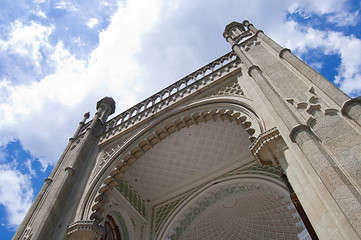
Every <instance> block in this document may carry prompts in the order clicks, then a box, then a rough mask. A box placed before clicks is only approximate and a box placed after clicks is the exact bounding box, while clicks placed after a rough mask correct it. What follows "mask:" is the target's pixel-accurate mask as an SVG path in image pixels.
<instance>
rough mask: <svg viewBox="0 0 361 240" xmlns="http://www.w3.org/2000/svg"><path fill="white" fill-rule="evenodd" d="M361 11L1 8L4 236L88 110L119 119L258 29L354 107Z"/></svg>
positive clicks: (359, 79)
mask: <svg viewBox="0 0 361 240" xmlns="http://www.w3.org/2000/svg"><path fill="white" fill-rule="evenodd" d="M360 8H361V5H360V2H359V1H358V0H355V1H346V0H329V1H326V0H318V1H315V0H293V1H292V0H247V1H243V0H222V1H219V0H192V1H191V0H182V1H181V0H174V1H173V0H172V1H169V0H164V1H161V0H128V1H116V0H102V1H98V0H72V1H66V0H61V1H52V0H33V1H25V0H0V136H1V137H0V222H1V225H0V236H1V238H2V239H11V237H12V236H13V234H14V231H15V230H16V228H17V226H18V225H19V224H20V222H21V220H22V218H23V217H24V215H25V213H26V211H27V209H28V208H29V206H30V204H31V202H32V200H33V199H34V197H35V196H36V194H37V192H38V191H39V190H40V188H41V186H42V184H43V182H44V179H45V178H46V177H47V176H48V175H49V173H50V171H51V169H52V168H53V166H54V164H55V163H56V161H57V159H58V157H59V156H60V154H61V152H62V150H63V149H64V147H65V145H66V144H67V140H68V138H69V137H71V136H72V134H73V132H74V131H75V129H76V127H77V124H78V122H79V121H80V120H81V119H82V117H83V114H84V113H85V112H88V111H90V112H91V114H92V115H93V114H94V111H95V104H96V102H97V101H98V100H99V99H101V98H102V97H104V96H111V97H113V98H114V99H115V101H116V102H117V113H120V112H122V111H123V110H126V109H127V108H129V107H131V106H132V105H133V104H136V103H137V102H138V101H141V100H143V99H144V98H146V97H147V96H149V95H152V94H153V93H155V92H156V91H158V90H160V89H162V88H164V87H166V86H167V85H169V84H171V83H172V82H175V81H176V80H178V79H180V78H182V77H184V76H185V75H187V74H188V73H190V72H193V71H194V70H196V69H198V68H200V67H202V66H203V65H205V64H207V63H209V62H211V61H213V60H214V59H216V58H218V57H220V56H222V55H223V54H225V53H227V52H229V51H230V50H231V48H230V46H229V44H228V43H227V42H226V41H225V40H224V39H223V37H222V33H223V30H224V27H225V26H226V25H227V24H228V23H230V22H232V21H243V20H244V19H248V20H249V21H250V22H251V23H253V24H254V25H255V26H256V27H257V28H258V29H262V30H264V32H265V33H266V34H267V35H269V36H270V37H271V38H273V39H274V40H276V41H277V42H278V43H280V44H281V45H282V46H284V47H288V48H290V49H292V51H293V52H294V53H295V54H296V55H297V56H299V57H300V58H301V59H303V60H304V61H306V62H307V63H308V64H310V65H311V66H313V67H314V68H315V69H316V70H318V71H320V72H321V73H322V74H323V75H324V76H326V77H327V78H328V79H329V80H330V81H333V82H334V84H336V85H337V86H339V87H340V88H341V89H342V90H343V91H345V92H346V93H347V94H349V95H350V96H352V97H355V96H359V95H361V30H360V29H361V21H360V13H359V11H360Z"/></svg>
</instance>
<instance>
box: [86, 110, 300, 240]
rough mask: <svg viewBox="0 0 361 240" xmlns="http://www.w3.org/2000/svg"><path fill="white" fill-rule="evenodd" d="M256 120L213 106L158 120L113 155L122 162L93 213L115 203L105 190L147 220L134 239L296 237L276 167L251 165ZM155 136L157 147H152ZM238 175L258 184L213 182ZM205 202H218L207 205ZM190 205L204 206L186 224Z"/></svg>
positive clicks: (297, 229)
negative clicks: (220, 194)
mask: <svg viewBox="0 0 361 240" xmlns="http://www.w3.org/2000/svg"><path fill="white" fill-rule="evenodd" d="M252 118H253V120H252V121H250V119H252ZM255 119H257V116H253V117H252V116H251V115H248V116H247V117H245V115H244V114H242V113H239V112H236V111H233V110H224V109H218V110H217V109H214V108H213V110H212V109H210V110H201V111H199V110H198V111H197V112H196V113H194V111H193V112H192V110H188V112H186V113H184V115H183V117H181V118H179V117H178V118H174V119H173V120H170V119H166V120H164V121H163V122H160V123H159V124H158V125H157V126H156V127H154V128H153V130H151V131H148V137H146V136H145V138H144V135H143V136H142V137H139V136H138V137H136V138H135V139H136V140H135V141H134V144H133V146H134V147H133V148H132V149H131V150H130V151H128V152H124V153H121V151H122V150H121V149H120V150H118V151H119V152H120V154H118V156H120V157H121V158H122V160H121V161H120V162H118V163H116V164H115V167H114V169H113V170H112V171H111V174H110V176H109V177H108V178H107V181H108V183H106V184H107V185H103V187H102V188H101V190H100V191H99V193H100V195H98V197H97V198H96V199H99V200H96V201H98V203H96V205H94V206H93V208H92V209H93V210H95V212H97V211H99V212H100V214H101V211H104V212H106V208H108V207H109V205H110V206H111V205H112V204H113V205H119V206H121V205H122V204H120V203H117V202H116V201H115V200H114V199H116V198H113V200H112V201H110V202H109V201H107V200H104V199H105V198H106V195H107V194H109V193H107V192H108V190H106V189H110V188H111V186H112V187H113V188H112V189H113V190H111V191H113V192H114V191H116V192H117V194H119V195H121V196H122V197H123V198H124V199H125V200H126V201H128V202H129V203H130V205H132V206H133V208H134V211H136V212H137V213H138V214H139V215H141V216H142V218H144V219H145V220H146V222H147V225H148V227H147V228H145V229H144V231H143V230H142V233H141V234H142V236H146V235H148V236H149V239H222V238H223V239H232V238H244V239H298V238H297V234H298V233H299V232H300V231H302V224H299V222H300V219H299V217H298V214H297V213H296V212H295V210H294V208H293V205H292V204H291V201H290V198H289V195H288V192H287V191H286V190H285V189H284V185H283V183H282V181H281V179H280V178H279V174H280V172H281V169H280V167H262V166H260V165H258V164H257V162H256V160H255V158H254V156H253V155H252V153H251V151H250V149H249V147H250V145H251V143H252V141H253V140H254V139H255V135H254V133H255V132H258V133H259V132H260V130H261V129H263V127H262V126H260V125H257V124H258V122H257V121H254V120H255ZM252 124H253V125H252ZM160 126H163V127H160ZM252 129H256V131H255V130H252ZM154 136H157V139H158V141H156V142H152V141H151V140H152V139H153V140H154V139H155V138H156V137H154ZM145 146H147V147H145ZM149 146H150V147H149ZM128 149H129V148H128ZM140 153H141V154H140ZM118 159H119V157H118ZM113 165H114V164H113ZM119 173H121V174H119ZM119 176H121V177H120V178H119ZM245 176H247V177H248V178H251V179H259V178H260V177H262V178H263V180H262V181H261V182H259V180H257V181H258V182H257V181H256V183H255V182H254V181H253V180H252V181H251V182H248V183H245V182H242V181H241V182H238V183H236V185H235V186H233V185H232V186H231V187H230V186H226V185H224V184H223V185H222V184H219V183H220V182H223V181H225V179H228V180H229V178H236V179H243V178H244V177H245ZM265 182H276V183H273V185H277V187H270V186H268V185H267V184H265ZM114 183H116V184H114ZM247 184H248V185H247ZM214 185H217V187H218V186H221V185H222V186H223V187H221V188H214ZM266 185H267V186H266ZM273 185H272V186H273ZM114 186H115V187H114ZM232 189H233V190H232ZM235 189H236V190H235ZM237 189H238V190H239V191H238V190H237ZM243 189H246V191H244V190H243ZM275 189H276V190H275ZM280 189H281V190H280ZM209 191H211V192H209ZM224 191H225V193H226V195H224V196H223V195H222V196H223V197H221V198H220V199H218V198H217V194H219V193H222V192H224ZM232 191H233V192H232ZM229 193H232V194H229ZM212 196H213V197H214V196H216V198H217V199H216V200H217V201H214V202H212V204H209V203H207V199H208V200H209V199H211V198H212ZM194 199H198V202H197V204H203V205H202V206H203V207H204V206H207V208H204V209H202V211H200V209H198V210H197V211H198V213H199V214H198V215H197V216H195V215H194V216H193V217H192V218H191V220H190V219H187V218H186V217H185V216H187V214H189V213H190V212H192V211H193V210H194V209H195V205H194V203H192V201H194ZM130 215H132V214H130ZM133 220H134V219H133ZM135 222H136V221H135ZM184 223H187V224H184ZM142 224H143V226H144V223H142ZM297 224H298V225H299V226H298V225H297ZM142 229H143V228H142ZM210 229H212V231H211V230H210ZM207 234H208V235H207ZM138 236H139V235H138ZM143 239H144V238H143Z"/></svg>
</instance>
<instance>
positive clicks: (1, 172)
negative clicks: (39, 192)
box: [0, 165, 34, 229]
mask: <svg viewBox="0 0 361 240" xmlns="http://www.w3.org/2000/svg"><path fill="white" fill-rule="evenodd" d="M30 183H31V182H30V176H29V175H23V174H21V173H20V172H19V171H17V170H14V169H10V168H9V167H7V166H5V165H0V204H2V205H4V206H5V209H6V212H7V222H8V226H9V227H10V228H14V229H15V228H16V227H17V226H18V225H19V224H20V223H21V221H22V219H23V218H24V216H25V214H26V212H27V211H28V209H29V207H30V205H31V202H32V198H33V196H34V193H33V189H32V188H31V184H30Z"/></svg>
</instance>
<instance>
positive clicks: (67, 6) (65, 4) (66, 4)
mask: <svg viewBox="0 0 361 240" xmlns="http://www.w3.org/2000/svg"><path fill="white" fill-rule="evenodd" d="M54 8H58V9H64V10H67V11H73V12H75V11H77V8H76V6H75V5H74V4H72V3H71V2H70V1H64V0H61V1H57V2H56V3H55V5H54Z"/></svg>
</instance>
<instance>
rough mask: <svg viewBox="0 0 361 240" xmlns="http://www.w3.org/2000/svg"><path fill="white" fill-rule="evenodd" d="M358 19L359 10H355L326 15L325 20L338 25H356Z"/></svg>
mask: <svg viewBox="0 0 361 240" xmlns="http://www.w3.org/2000/svg"><path fill="white" fill-rule="evenodd" d="M358 20H359V11H356V12H340V13H336V14H332V15H330V16H327V21H328V22H330V23H334V24H336V25H337V26H339V27H345V26H356V24H357V22H358Z"/></svg>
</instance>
